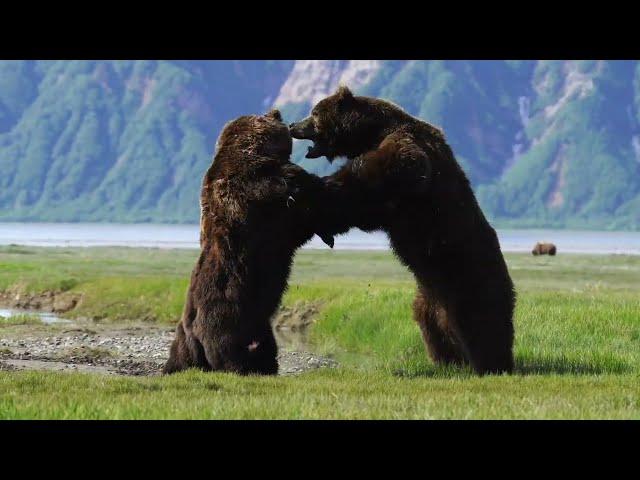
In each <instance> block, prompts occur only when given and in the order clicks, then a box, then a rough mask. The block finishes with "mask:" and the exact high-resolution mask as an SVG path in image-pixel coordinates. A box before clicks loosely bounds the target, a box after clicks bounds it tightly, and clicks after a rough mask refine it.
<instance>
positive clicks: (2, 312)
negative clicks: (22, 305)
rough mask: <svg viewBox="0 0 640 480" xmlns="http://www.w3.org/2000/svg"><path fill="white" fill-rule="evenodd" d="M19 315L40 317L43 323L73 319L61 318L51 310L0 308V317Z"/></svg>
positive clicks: (64, 321)
mask: <svg viewBox="0 0 640 480" xmlns="http://www.w3.org/2000/svg"><path fill="white" fill-rule="evenodd" d="M18 315H29V316H34V317H38V318H40V320H41V321H42V323H46V324H47V325H48V324H51V323H71V320H66V319H64V318H60V317H59V316H57V315H56V314H55V313H51V312H38V311H36V310H19V309H10V308H0V318H10V317H15V316H18Z"/></svg>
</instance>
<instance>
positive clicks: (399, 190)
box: [349, 132, 431, 197]
mask: <svg viewBox="0 0 640 480" xmlns="http://www.w3.org/2000/svg"><path fill="white" fill-rule="evenodd" d="M349 173H351V175H353V176H354V177H355V178H356V179H357V181H359V182H361V183H362V184H363V185H364V186H365V188H367V189H369V190H373V191H375V192H377V193H381V194H383V195H389V194H392V195H393V196H394V197H395V196H397V195H398V194H400V195H405V194H411V193H421V192H423V191H424V190H425V189H426V188H427V186H428V184H429V181H430V177H431V163H430V162H429V159H428V158H427V155H426V153H425V152H424V150H422V149H421V148H420V147H419V146H418V145H416V143H415V142H414V141H413V140H412V139H411V137H408V136H406V135H405V134H402V133H401V132H398V133H394V134H391V135H389V136H388V137H386V138H385V139H384V140H383V141H382V143H380V146H379V147H378V148H377V149H376V150H372V151H370V152H367V153H365V154H363V155H360V156H358V157H356V158H354V159H353V160H352V161H351V163H350V164H349Z"/></svg>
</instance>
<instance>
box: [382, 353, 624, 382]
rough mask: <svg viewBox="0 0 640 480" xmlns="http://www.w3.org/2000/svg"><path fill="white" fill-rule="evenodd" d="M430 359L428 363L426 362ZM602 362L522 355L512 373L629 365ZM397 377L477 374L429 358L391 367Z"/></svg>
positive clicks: (615, 369)
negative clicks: (437, 362)
mask: <svg viewBox="0 0 640 480" xmlns="http://www.w3.org/2000/svg"><path fill="white" fill-rule="evenodd" d="M427 362H429V363H427ZM604 363H605V362H604V360H603V361H602V362H600V361H588V360H586V361H578V362H576V360H575V359H570V358H566V357H545V356H540V357H533V358H531V357H526V358H523V357H519V356H517V355H516V358H515V369H514V371H513V373H512V374H511V375H512V376H529V375H602V374H618V373H626V372H629V371H630V370H631V367H630V365H629V364H628V363H627V362H625V361H623V360H621V359H619V358H611V359H609V362H608V364H604ZM389 370H390V371H391V372H392V374H393V375H394V376H397V377H402V378H453V377H456V378H461V377H462V378H466V377H475V376H476V374H475V373H474V372H473V370H472V369H471V368H470V367H469V366H454V365H436V364H434V363H430V361H429V360H425V362H420V363H417V364H415V363H414V364H413V365H401V366H397V365H396V366H393V367H390V368H389Z"/></svg>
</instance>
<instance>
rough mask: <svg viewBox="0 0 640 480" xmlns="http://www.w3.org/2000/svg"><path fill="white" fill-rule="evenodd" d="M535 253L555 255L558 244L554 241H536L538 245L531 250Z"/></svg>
mask: <svg viewBox="0 0 640 480" xmlns="http://www.w3.org/2000/svg"><path fill="white" fill-rule="evenodd" d="M531 253H532V254H533V255H555V254H556V246H555V245H554V244H553V243H540V242H538V243H536V246H535V247H533V250H531Z"/></svg>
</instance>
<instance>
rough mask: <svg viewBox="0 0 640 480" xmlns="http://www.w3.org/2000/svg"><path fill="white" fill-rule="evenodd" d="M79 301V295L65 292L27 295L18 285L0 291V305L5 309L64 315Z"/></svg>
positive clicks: (49, 291)
mask: <svg viewBox="0 0 640 480" xmlns="http://www.w3.org/2000/svg"><path fill="white" fill-rule="evenodd" d="M81 299H82V296H81V295H80V294H78V293H73V292H66V291H52V290H48V291H45V292H39V293H29V292H26V291H25V290H24V287H22V286H20V285H14V286H13V287H10V288H9V289H7V290H3V291H0V305H2V307H3V308H6V309H20V310H35V311H39V312H52V313H65V312H68V311H70V310H73V309H74V308H76V306H78V304H79V303H80V300H81Z"/></svg>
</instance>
